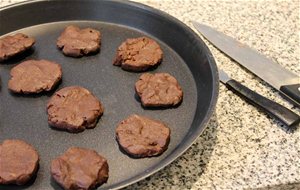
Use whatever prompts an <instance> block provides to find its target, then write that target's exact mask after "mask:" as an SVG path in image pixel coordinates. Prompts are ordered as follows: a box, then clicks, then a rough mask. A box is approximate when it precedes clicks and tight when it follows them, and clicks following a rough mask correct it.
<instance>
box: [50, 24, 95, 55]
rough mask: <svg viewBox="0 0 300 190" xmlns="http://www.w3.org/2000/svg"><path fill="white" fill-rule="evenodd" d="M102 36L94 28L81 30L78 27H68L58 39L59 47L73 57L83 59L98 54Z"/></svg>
mask: <svg viewBox="0 0 300 190" xmlns="http://www.w3.org/2000/svg"><path fill="white" fill-rule="evenodd" d="M100 43H101V34H100V32H99V31H98V30H95V29H92V28H85V29H80V28H79V27H77V26H72V25H71V26H68V27H67V28H66V29H65V30H64V31H63V33H62V34H61V35H60V37H59V38H58V39H57V43H56V44H57V47H58V48H59V49H62V51H63V53H64V54H65V55H67V56H71V57H82V56H83V55H88V54H91V53H96V52H98V51H99V49H100Z"/></svg>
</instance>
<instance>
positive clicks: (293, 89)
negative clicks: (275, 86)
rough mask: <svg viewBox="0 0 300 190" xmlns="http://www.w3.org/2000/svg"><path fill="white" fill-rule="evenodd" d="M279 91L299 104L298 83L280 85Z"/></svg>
mask: <svg viewBox="0 0 300 190" xmlns="http://www.w3.org/2000/svg"><path fill="white" fill-rule="evenodd" d="M280 91H281V92H283V93H284V94H286V95H287V96H289V97H290V98H291V99H293V100H294V101H295V102H296V103H298V105H300V84H292V85H284V86H281V87H280Z"/></svg>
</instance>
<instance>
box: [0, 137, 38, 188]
mask: <svg viewBox="0 0 300 190" xmlns="http://www.w3.org/2000/svg"><path fill="white" fill-rule="evenodd" d="M38 164H39V156H38V153H37V151H36V150H35V149H34V148H33V147H32V146H31V145H29V144H27V143H26V142H24V141H22V140H5V141H3V143H2V144H0V184H17V185H23V184H25V183H27V182H28V181H29V180H30V179H31V178H32V176H33V175H34V174H35V173H36V172H37V169H38Z"/></svg>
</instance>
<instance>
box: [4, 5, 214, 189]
mask: <svg viewBox="0 0 300 190" xmlns="http://www.w3.org/2000/svg"><path fill="white" fill-rule="evenodd" d="M49 1H50V0H28V1H25V2H18V3H15V4H11V5H6V6H3V7H2V8H0V13H1V12H2V11H4V10H6V9H11V8H14V7H20V6H23V5H29V4H35V3H38V2H49ZM52 1H59V0H52ZM73 1H83V0H73ZM89 1H92V2H97V1H96V0H89ZM103 1H106V2H116V3H119V4H123V5H128V6H132V7H135V8H138V9H143V10H144V11H147V12H148V13H152V14H155V15H158V16H160V17H163V18H165V19H167V20H170V21H171V22H173V23H175V24H176V25H178V26H179V27H181V28H182V29H183V30H184V31H186V32H187V33H188V34H190V35H191V36H192V38H193V39H195V41H196V43H197V44H200V45H201V46H202V47H203V51H204V52H205V55H206V57H207V60H208V64H209V67H210V68H211V70H210V72H211V73H212V74H211V75H212V84H213V88H212V93H211V94H212V96H211V101H210V103H209V106H208V109H207V111H206V113H205V116H204V118H203V120H202V121H201V123H200V125H198V127H197V128H196V130H195V131H194V133H193V134H192V135H190V136H189V138H186V137H184V138H183V141H182V143H181V144H180V145H178V146H177V147H176V148H175V149H174V150H173V151H172V152H171V153H170V154H169V155H168V156H167V157H165V158H164V159H163V160H161V161H160V162H159V163H158V164H155V165H154V166H153V167H152V168H149V169H147V170H146V171H144V172H142V173H140V174H138V175H136V176H134V177H132V178H129V179H126V180H124V181H121V182H119V183H116V184H112V185H111V186H110V187H109V188H110V189H121V188H124V187H127V186H129V185H132V184H134V183H136V182H138V181H141V180H143V179H145V178H147V177H149V176H151V175H153V174H154V173H156V172H158V171H160V170H162V169H163V168H165V167H166V166H168V165H169V164H171V163H172V162H174V161H175V160H176V159H177V158H179V157H180V156H181V155H183V153H184V152H186V150H187V149H188V148H190V147H191V146H192V145H193V144H194V143H195V141H196V140H197V138H198V137H199V136H200V135H201V134H202V132H203V131H204V129H205V128H206V127H207V125H208V123H209V121H210V119H211V118H212V115H213V114H214V112H215V109H216V104H217V100H218V96H219V74H218V69H217V65H216V62H215V60H214V57H213V55H212V53H211V51H210V50H209V48H208V47H207V45H206V44H205V43H204V41H203V40H202V39H201V38H200V36H199V35H198V34H197V33H196V32H195V31H193V30H192V29H191V28H190V27H189V26H187V25H186V24H185V23H183V22H182V21H180V20H179V19H177V18H175V17H173V16H171V15H169V14H168V13H166V12H163V11H161V10H158V9H156V8H153V7H150V6H148V5H144V4H142V3H138V2H132V1H122V0H103ZM43 24H45V23H43ZM195 117H196V115H194V118H195ZM201 126H202V127H201Z"/></svg>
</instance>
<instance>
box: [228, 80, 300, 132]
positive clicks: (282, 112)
mask: <svg viewBox="0 0 300 190" xmlns="http://www.w3.org/2000/svg"><path fill="white" fill-rule="evenodd" d="M226 86H228V87H229V88H230V89H232V90H234V91H235V92H238V94H239V95H241V96H242V97H245V98H246V99H247V100H248V101H249V102H250V103H251V104H253V105H256V106H258V107H260V108H262V109H263V110H265V111H266V112H267V113H269V114H270V115H272V116H273V117H275V118H277V119H278V120H279V121H281V122H282V123H283V124H285V125H286V126H288V127H292V126H295V125H296V124H297V123H299V122H300V116H298V115H297V114H295V113H294V112H292V111H291V110H289V109H287V108H285V107H284V106H282V105H280V104H278V103H276V102H273V101H272V100H269V99H268V98H266V97H263V96H262V95H260V94H258V93H256V92H254V91H252V90H250V89H249V88H247V87H246V86H244V85H242V84H241V83H239V82H237V81H236V80H234V79H231V80H229V81H227V82H226Z"/></svg>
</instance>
